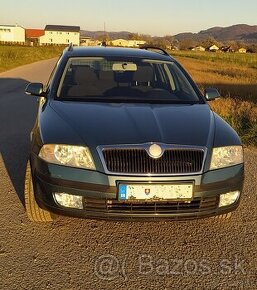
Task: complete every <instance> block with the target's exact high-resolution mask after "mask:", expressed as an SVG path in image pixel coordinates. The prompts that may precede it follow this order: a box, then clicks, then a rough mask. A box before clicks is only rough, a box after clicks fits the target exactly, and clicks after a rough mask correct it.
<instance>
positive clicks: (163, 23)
mask: <svg viewBox="0 0 257 290" xmlns="http://www.w3.org/2000/svg"><path fill="white" fill-rule="evenodd" d="M1 2H2V3H1V9H0V25H3V24H18V25H21V26H23V27H25V28H42V29H43V28H44V27H45V25H46V24H59V25H78V26H80V27H81V29H83V30H90V31H97V30H103V29H104V23H105V25H106V31H130V32H137V33H143V34H150V35H152V36H164V35H175V34H177V33H181V32H199V31H200V30H205V29H207V28H211V27H213V26H223V27H225V26H230V25H234V24H242V23H244V24H249V25H257V0H243V1H242V0H205V1H204V0H176V1H174V0H105V1H104V0H8V1H1Z"/></svg>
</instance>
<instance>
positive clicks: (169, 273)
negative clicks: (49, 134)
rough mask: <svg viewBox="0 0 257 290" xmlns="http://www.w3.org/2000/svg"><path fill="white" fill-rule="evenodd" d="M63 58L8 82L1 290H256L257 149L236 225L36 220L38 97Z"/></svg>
mask: <svg viewBox="0 0 257 290" xmlns="http://www.w3.org/2000/svg"><path fill="white" fill-rule="evenodd" d="M55 61H56V59H55V60H47V61H43V62H39V63H35V64H31V65H26V66H23V67H20V68H18V69H14V70H11V71H9V72H7V73H3V74H0V225H1V229H0V289H8V290H9V289H26V290H27V289H222V290H224V289H232V288H233V289H251V290H253V289H257V242H256V238H257V194H256V193H257V180H256V178H257V167H256V166H257V165H256V164H257V151H255V150H250V149H245V161H246V182H245V188H244V196H243V199H242V203H241V205H240V207H239V208H238V210H237V211H236V212H235V213H234V214H233V216H232V218H231V220H229V221H225V222H222V223H220V222H216V221H214V220H213V219H203V220H198V221H187V222H172V221H170V222H156V223H154V222H148V223H139V222H107V221H94V220H83V219H75V218H67V217H60V218H58V219H57V220H56V221H55V222H54V223H52V224H51V223H50V224H36V223H32V222H30V221H29V220H28V219H27V217H26V214H25V210H24V205H23V203H24V197H23V185H24V174H25V164H26V158H27V152H28V144H29V143H28V141H29V132H30V130H31V128H32V126H33V122H34V119H35V115H36V105H37V101H36V98H34V97H31V96H26V95H25V94H24V93H23V91H24V87H25V85H26V84H27V83H28V82H29V81H41V82H42V81H43V82H45V81H46V80H47V78H48V76H49V74H50V72H51V69H52V68H53V65H54V63H55Z"/></svg>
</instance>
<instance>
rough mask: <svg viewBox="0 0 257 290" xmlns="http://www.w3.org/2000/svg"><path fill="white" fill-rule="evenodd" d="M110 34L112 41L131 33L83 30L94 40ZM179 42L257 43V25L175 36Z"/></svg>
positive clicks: (83, 34) (216, 28)
mask: <svg viewBox="0 0 257 290" xmlns="http://www.w3.org/2000/svg"><path fill="white" fill-rule="evenodd" d="M105 33H106V34H108V35H109V37H110V38H111V39H118V38H123V39H128V38H129V34H130V32H129V31H119V32H104V31H87V30H82V31H81V35H82V36H88V37H92V38H95V39H97V38H99V37H100V36H103V35H104V34H105ZM174 37H175V38H176V39H177V40H178V41H182V40H185V39H191V40H196V41H199V40H200V41H201V40H203V39H206V38H210V37H213V38H215V39H216V40H218V41H229V40H235V41H245V42H257V25H247V24H236V25H232V26H229V27H212V28H209V29H206V30H202V31H200V32H198V33H192V32H186V33H179V34H176V35H174Z"/></svg>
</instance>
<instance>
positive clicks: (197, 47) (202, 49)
mask: <svg viewBox="0 0 257 290" xmlns="http://www.w3.org/2000/svg"><path fill="white" fill-rule="evenodd" d="M191 50H192V51H205V48H204V47H203V46H196V47H193V48H192V49H191Z"/></svg>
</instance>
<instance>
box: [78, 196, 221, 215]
mask: <svg viewBox="0 0 257 290" xmlns="http://www.w3.org/2000/svg"><path fill="white" fill-rule="evenodd" d="M218 203H219V198H218V197H216V196H215V197H205V198H195V199H194V200H192V201H190V202H184V201H179V202H178V201H147V202H145V201H133V202H132V201H118V200H100V199H92V198H86V199H85V201H84V209H85V210H86V211H87V212H88V213H89V212H103V213H110V214H111V213H116V214H119V213H120V214H130V213H131V214H138V215H140V214H149V215H150V214H178V213H181V214H183V213H185V214H186V213H196V214H197V213H198V212H203V211H208V210H215V209H216V208H217V207H218Z"/></svg>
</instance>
